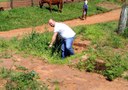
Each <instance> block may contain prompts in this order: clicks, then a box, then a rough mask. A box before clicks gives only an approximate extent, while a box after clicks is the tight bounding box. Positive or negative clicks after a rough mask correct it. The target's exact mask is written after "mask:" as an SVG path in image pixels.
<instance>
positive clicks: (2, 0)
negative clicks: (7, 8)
mask: <svg viewBox="0 0 128 90" xmlns="http://www.w3.org/2000/svg"><path fill="white" fill-rule="evenodd" d="M9 1H10V0H0V2H9Z"/></svg>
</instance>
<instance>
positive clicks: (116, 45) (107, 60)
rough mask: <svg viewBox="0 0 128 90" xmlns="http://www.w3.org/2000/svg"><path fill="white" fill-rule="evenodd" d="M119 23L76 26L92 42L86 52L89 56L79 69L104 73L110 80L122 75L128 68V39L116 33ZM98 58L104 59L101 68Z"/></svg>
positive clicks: (79, 64)
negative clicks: (98, 64)
mask: <svg viewBox="0 0 128 90" xmlns="http://www.w3.org/2000/svg"><path fill="white" fill-rule="evenodd" d="M117 25H118V24H117V22H109V23H102V24H95V25H89V26H79V27H75V28H74V29H75V30H76V32H77V34H80V35H81V36H82V38H83V39H87V40H90V41H91V42H92V43H91V45H90V46H89V48H88V50H86V51H85V52H84V53H85V54H88V56H89V57H88V59H87V61H85V62H79V63H78V64H77V67H78V68H79V69H81V68H82V69H86V71H91V72H97V73H100V74H103V75H104V76H105V77H106V78H107V79H108V80H114V79H115V78H117V77H121V76H122V74H123V72H124V71H127V70H128V62H127V61H128V59H127V57H128V55H127V54H128V51H127V45H128V43H127V41H128V39H127V38H124V37H122V36H119V35H117V34H116V33H115V30H116V29H117ZM92 57H93V58H92ZM97 60H101V61H103V63H102V65H104V66H103V67H101V68H100V69H97Z"/></svg>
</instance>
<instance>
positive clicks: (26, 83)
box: [0, 68, 48, 90]
mask: <svg viewBox="0 0 128 90" xmlns="http://www.w3.org/2000/svg"><path fill="white" fill-rule="evenodd" d="M0 76H1V77H2V78H4V79H6V80H7V83H6V84H5V88H6V90H29V89H30V90H48V86H47V85H46V84H44V83H40V82H39V81H37V77H38V74H37V73H36V72H35V71H28V72H15V71H12V70H8V69H6V68H2V69H1V70H0Z"/></svg>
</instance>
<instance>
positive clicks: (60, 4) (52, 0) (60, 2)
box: [39, 0, 63, 12]
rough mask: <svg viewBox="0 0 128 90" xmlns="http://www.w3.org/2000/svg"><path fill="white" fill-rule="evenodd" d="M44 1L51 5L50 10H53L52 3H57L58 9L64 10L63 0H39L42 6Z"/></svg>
mask: <svg viewBox="0 0 128 90" xmlns="http://www.w3.org/2000/svg"><path fill="white" fill-rule="evenodd" d="M44 3H47V4H48V5H49V7H50V11H52V5H57V7H58V11H60V12H62V8H63V0H40V1H39V6H40V8H42V6H43V4H44Z"/></svg>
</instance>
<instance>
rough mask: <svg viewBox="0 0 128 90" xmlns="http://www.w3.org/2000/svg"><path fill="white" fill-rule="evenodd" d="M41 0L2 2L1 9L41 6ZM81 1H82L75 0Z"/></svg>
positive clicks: (0, 0)
mask: <svg viewBox="0 0 128 90" xmlns="http://www.w3.org/2000/svg"><path fill="white" fill-rule="evenodd" d="M39 1H40V0H0V7H3V8H4V9H11V8H17V7H25V6H34V5H39ZM74 1H81V0H74ZM64 2H71V0H64Z"/></svg>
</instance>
